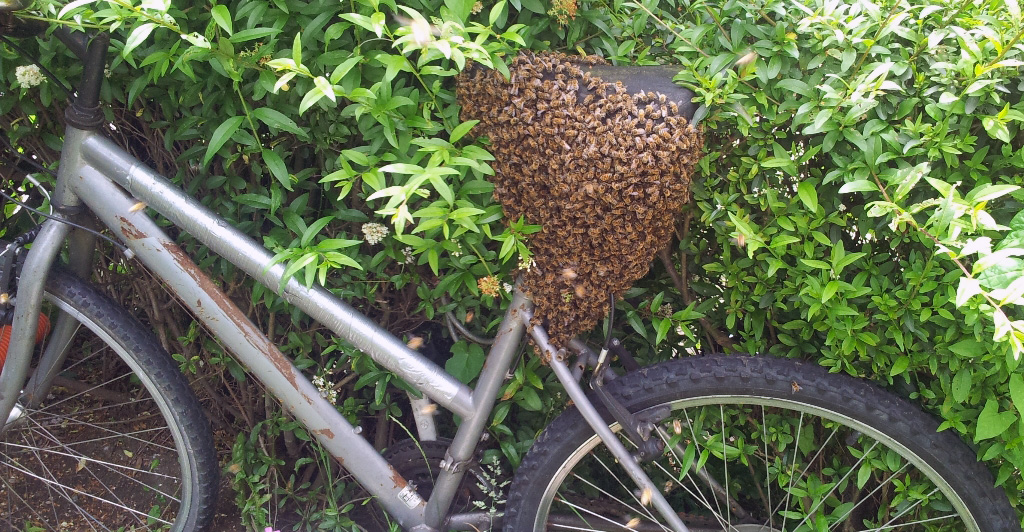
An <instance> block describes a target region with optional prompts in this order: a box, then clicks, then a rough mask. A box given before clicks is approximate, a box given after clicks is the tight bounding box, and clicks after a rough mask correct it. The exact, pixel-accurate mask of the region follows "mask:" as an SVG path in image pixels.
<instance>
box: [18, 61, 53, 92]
mask: <svg viewBox="0 0 1024 532" xmlns="http://www.w3.org/2000/svg"><path fill="white" fill-rule="evenodd" d="M14 77H15V78H17V79H18V83H19V84H20V85H21V86H23V87H25V88H28V87H35V86H36V85H39V84H40V83H42V82H44V81H46V78H45V77H44V76H43V72H42V71H41V70H39V65H23V66H19V67H18V68H15V69H14Z"/></svg>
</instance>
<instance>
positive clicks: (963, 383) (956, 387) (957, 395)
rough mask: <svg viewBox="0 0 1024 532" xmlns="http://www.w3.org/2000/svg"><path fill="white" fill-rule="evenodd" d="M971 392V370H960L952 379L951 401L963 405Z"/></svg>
mask: <svg viewBox="0 0 1024 532" xmlns="http://www.w3.org/2000/svg"><path fill="white" fill-rule="evenodd" d="M970 392H971V370H970V369H969V368H961V369H960V371H958V372H956V376H954V377H953V400H954V401H956V402H957V403H961V404H962V403H963V402H964V401H966V400H967V396H968V395H969V394H970Z"/></svg>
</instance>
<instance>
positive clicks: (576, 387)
mask: <svg viewBox="0 0 1024 532" xmlns="http://www.w3.org/2000/svg"><path fill="white" fill-rule="evenodd" d="M57 36H58V37H60V38H61V40H62V41H64V42H65V44H68V46H69V47H70V48H72V50H73V51H75V52H76V53H78V54H79V56H80V57H82V58H83V60H84V61H85V63H86V70H85V74H84V75H83V78H85V79H88V78H89V76H90V72H91V74H92V75H93V76H94V77H95V76H96V72H97V68H98V72H99V73H100V75H102V71H103V64H104V55H105V53H106V38H105V37H104V36H102V35H101V36H94V37H92V38H90V39H84V38H83V37H82V34H75V33H71V32H63V33H62V32H60V31H58V32H57ZM90 69H91V70H90ZM95 83H96V87H97V89H96V90H97V91H98V82H95ZM89 90H90V89H89V88H86V89H84V90H83V89H81V88H80V89H79V91H78V92H79V94H80V97H79V100H81V99H82V96H81V94H82V93H83V92H86V93H88V92H89ZM97 94H98V93H97ZM95 101H97V105H96V107H97V108H98V100H95ZM73 107H74V106H73ZM69 122H71V121H70V120H69ZM139 202H142V203H144V204H145V205H147V206H149V207H151V208H152V209H154V210H155V211H157V212H158V213H160V214H161V215H162V216H164V217H165V218H166V219H168V220H170V221H171V222H172V223H174V224H175V225H176V226H178V227H179V228H181V229H182V230H184V231H186V232H188V233H189V234H191V235H192V236H194V237H195V238H196V239H197V240H199V241H200V242H202V243H203V244H204V245H206V246H207V247H209V248H210V249H211V250H212V251H213V252H215V253H217V254H218V255H220V256H222V257H223V258H225V259H227V260H228V261H229V262H231V263H232V264H234V265H235V266H237V267H238V268H239V269H241V270H242V271H244V272H246V273H247V274H248V275H250V276H252V277H253V278H254V279H255V280H256V281H258V282H260V283H261V284H263V285H264V286H266V287H267V288H268V289H270V290H273V291H274V292H276V293H278V294H279V295H281V296H282V297H283V298H284V299H286V300H287V301H288V302H289V303H291V304H293V305H295V306H296V307H298V308H299V309H301V310H302V311H304V312H305V313H307V314H308V315H309V316H310V317H312V318H313V319H315V320H317V321H318V322H320V323H321V324H323V325H325V326H326V327H328V328H330V329H331V330H332V331H333V332H334V333H335V334H337V335H338V336H339V337H342V338H344V339H346V340H348V341H349V342H351V343H352V344H353V345H354V346H356V347H357V348H358V349H360V350H361V351H363V352H364V353H366V354H368V355H370V356H371V357H372V358H373V359H374V360H375V361H376V362H378V363H379V364H381V365H382V366H384V367H386V368H387V369H388V370H390V371H391V372H393V373H394V374H396V375H398V376H399V377H401V378H402V379H404V380H405V381H406V382H407V383H409V384H410V385H411V386H412V387H414V388H415V389H417V390H420V391H421V392H422V393H423V394H424V395H425V396H426V397H428V398H429V399H431V400H433V401H436V402H437V404H439V405H440V406H442V407H444V408H445V409H447V410H449V411H451V412H452V413H454V414H455V415H457V416H459V417H460V418H461V420H462V421H461V423H460V425H459V428H458V431H457V433H456V434H455V437H454V439H453V441H452V443H451V445H450V446H449V448H448V450H447V452H446V455H445V460H444V462H443V463H442V466H441V471H440V473H439V476H438V478H437V480H436V482H435V485H434V489H433V491H432V493H431V496H430V498H429V499H424V498H423V497H421V496H420V494H419V493H418V492H417V491H416V489H415V487H414V486H412V485H411V484H410V483H409V482H407V480H406V479H404V478H402V476H401V475H400V474H399V473H398V472H397V471H396V470H395V468H394V467H392V466H391V465H390V464H389V463H388V462H387V461H386V460H385V459H384V457H382V456H381V455H380V453H378V452H377V450H376V449H375V448H374V447H373V445H371V444H370V443H369V442H368V441H367V440H366V439H365V438H364V437H363V436H361V435H360V432H361V430H359V428H358V427H356V426H353V425H352V424H351V423H349V422H348V421H347V420H346V419H345V417H344V416H342V415H341V414H340V413H339V412H338V410H337V409H336V408H335V407H334V405H332V404H331V403H330V402H328V401H327V400H326V399H325V398H323V397H321V395H320V393H319V392H318V390H317V388H316V387H315V386H314V385H313V384H312V383H311V382H310V381H309V380H308V379H307V378H306V376H305V375H303V374H302V372H301V371H300V370H299V369H297V368H296V367H295V365H294V364H293V363H292V361H291V360H290V359H288V358H287V357H286V356H285V355H284V354H282V353H281V351H280V350H279V349H278V347H277V346H276V345H275V344H274V343H273V342H271V341H270V340H269V339H268V338H267V336H266V335H265V334H264V333H263V332H261V331H260V330H259V329H258V328H257V327H256V326H255V325H254V324H253V323H252V322H251V321H250V320H249V319H248V318H247V317H246V316H245V314H244V312H243V311H242V310H241V309H239V308H238V307H237V306H236V305H235V304H234V303H233V302H232V301H231V299H230V298H228V297H227V295H225V293H224V292H223V291H222V290H221V288H220V287H219V286H218V284H217V282H215V281H214V280H212V279H211V278H210V277H208V276H207V275H206V274H205V273H204V272H203V271H202V270H201V269H200V268H199V267H198V266H197V265H196V264H195V263H194V262H193V261H192V260H191V259H190V258H189V257H188V256H187V255H186V254H185V253H184V252H183V251H182V249H181V248H180V247H178V245H176V244H175V243H174V241H173V240H172V239H171V238H170V237H169V236H168V235H167V234H166V233H165V232H164V231H163V230H162V229H161V228H160V227H159V225H158V224H157V223H156V222H155V221H154V220H153V219H151V218H150V217H149V216H148V215H147V214H146V212H145V209H139V208H137V205H138V204H139ZM52 204H53V206H54V210H55V212H56V213H58V214H59V215H61V216H65V217H73V216H78V215H80V214H84V213H85V211H88V212H90V213H92V214H93V215H94V216H95V217H96V218H97V219H98V220H99V221H100V222H101V223H102V224H103V225H105V226H106V227H108V228H109V229H111V230H112V231H113V232H114V233H115V234H116V235H117V236H118V237H119V238H120V239H121V240H122V241H123V242H124V243H125V245H127V246H128V248H130V249H131V250H132V251H133V252H134V253H135V254H136V255H137V257H138V258H139V259H140V260H141V261H142V262H143V263H144V264H145V265H146V266H147V268H149V269H150V271H152V272H153V273H154V275H155V276H156V277H158V278H159V279H160V280H161V282H163V283H165V284H166V286H167V287H168V288H169V289H170V290H171V291H172V292H173V293H174V294H176V296H177V297H178V298H180V300H181V301H182V302H183V303H184V304H185V305H186V306H187V307H188V308H189V309H190V310H191V311H192V312H193V313H194V315H195V316H196V317H197V318H198V319H199V320H200V321H201V322H202V323H203V324H204V325H205V326H206V327H207V328H208V330H209V331H211V332H212V333H213V334H214V335H215V336H216V337H217V338H218V339H219V340H220V341H221V342H222V343H223V344H224V345H225V346H226V347H227V348H228V349H229V350H230V351H231V352H232V353H233V354H234V355H235V356H236V357H237V358H238V360H239V361H240V362H241V363H242V364H243V365H244V366H245V367H247V368H248V369H249V371H250V372H251V374H252V375H253V376H255V377H256V378H257V379H259V381H260V382H262V383H263V384H264V385H265V386H266V387H267V389H268V390H270V391H271V392H272V393H273V394H274V395H275V396H276V397H277V398H278V400H280V401H281V403H282V404H283V405H284V406H285V407H286V408H287V409H288V410H289V412H291V414H292V415H293V416H294V417H295V418H296V419H297V420H298V421H299V422H301V423H302V424H303V425H304V426H305V427H306V428H307V429H308V431H309V433H310V434H312V435H313V436H314V437H315V438H316V439H317V441H319V442H320V444H321V445H323V447H324V449H325V450H326V451H327V452H329V453H330V454H331V455H332V456H333V457H334V458H335V459H336V460H337V461H338V462H339V463H340V464H341V465H342V466H344V467H345V468H346V469H347V470H348V471H349V472H350V473H351V474H352V475H353V476H354V477H355V478H356V479H357V480H358V482H359V483H360V485H361V486H362V487H363V488H365V489H366V490H367V491H368V492H369V493H370V494H371V495H373V496H375V497H376V499H377V501H378V502H379V503H380V505H381V506H383V507H384V509H385V510H387V512H388V513H389V514H390V515H391V516H392V517H393V518H394V519H395V520H396V521H397V522H398V523H399V525H401V526H402V527H403V528H404V529H406V530H413V531H422V532H426V531H436V530H441V529H456V530H481V529H490V528H491V526H492V525H493V524H494V523H493V519H494V516H493V515H492V514H489V513H486V512H469V513H462V514H455V515H449V509H450V506H451V503H452V501H453V499H454V497H455V493H456V489H457V487H458V485H459V482H460V480H461V479H462V476H463V474H464V473H465V470H466V465H467V464H468V463H469V462H470V460H471V458H472V456H473V454H474V452H475V449H476V446H477V443H478V442H479V441H480V438H481V435H482V434H483V431H484V429H485V428H486V423H487V420H488V418H489V416H490V413H491V410H492V408H493V406H494V404H495V403H496V400H497V396H498V393H499V391H500V388H501V385H502V383H503V381H504V379H505V376H506V373H507V371H508V369H509V368H510V367H511V365H512V364H513V362H514V361H515V359H516V354H517V352H518V349H519V345H520V343H521V341H522V339H523V337H524V336H525V334H526V333H527V331H529V334H530V335H531V337H532V338H533V340H534V341H535V342H536V344H537V346H539V347H540V348H541V349H543V350H544V351H545V352H546V354H547V355H549V358H550V359H551V367H552V368H553V370H554V372H555V374H556V376H557V377H558V380H559V381H560V382H561V383H562V385H563V386H564V387H565V389H566V391H567V392H568V395H569V397H570V399H571V400H572V401H573V403H574V404H575V406H576V408H578V409H579V410H580V412H581V413H582V414H583V416H584V418H585V419H586V420H587V422H588V424H590V425H591V426H592V427H593V428H594V430H595V431H596V433H597V434H598V436H600V437H601V439H602V440H603V441H604V442H605V444H606V445H607V446H608V448H609V450H610V451H611V452H612V454H613V455H614V456H615V457H616V459H617V460H618V462H619V463H620V464H621V465H622V467H623V469H624V470H625V471H626V472H627V474H628V475H629V476H630V477H631V478H632V479H633V480H634V481H635V482H636V483H637V484H638V487H639V488H640V489H642V490H645V491H649V492H650V493H652V494H653V500H652V501H651V504H652V506H653V507H654V508H655V509H656V510H657V511H658V513H660V514H661V516H662V517H663V518H664V519H665V520H666V522H668V523H669V524H670V525H671V526H672V528H673V529H674V530H677V531H679V532H687V530H688V529H687V527H686V526H685V525H684V524H683V523H682V522H681V520H680V518H679V516H678V515H677V514H676V513H675V512H674V511H673V510H672V508H671V507H670V506H669V505H668V503H667V501H666V500H665V499H664V497H663V495H662V494H661V490H660V489H657V488H656V487H655V486H654V485H653V483H652V481H651V480H650V479H649V478H648V477H647V475H646V474H645V473H644V472H643V471H642V470H641V469H640V467H639V465H638V464H637V462H636V460H635V459H633V458H632V457H631V455H630V452H629V451H628V450H627V449H626V447H625V446H624V444H623V443H622V442H621V441H620V440H619V438H617V437H615V436H614V434H613V432H612V430H611V429H610V428H609V426H608V423H607V422H606V421H605V420H604V418H603V417H602V416H601V414H599V413H598V411H597V409H596V408H595V407H594V405H593V404H592V403H591V402H590V400H589V399H588V398H587V396H586V394H585V393H584V391H583V390H582V388H581V386H580V384H579V376H580V372H581V371H582V366H578V367H574V368H570V367H569V366H567V365H566V363H565V362H563V361H562V358H563V357H562V356H561V353H556V352H555V348H554V347H553V346H552V344H551V343H550V342H549V341H548V335H547V333H546V332H545V330H544V328H543V327H541V326H539V325H534V326H529V327H527V325H528V324H529V321H530V318H531V316H532V308H533V307H532V305H531V303H530V301H529V300H528V299H527V298H526V296H525V295H524V294H523V293H521V292H520V291H519V290H518V289H516V290H515V291H514V294H513V298H512V303H511V305H510V306H509V308H508V310H507V312H506V314H505V317H504V319H503V321H502V322H501V324H500V326H499V329H498V333H497V337H496V338H495V341H494V343H493V345H492V347H491V349H490V352H489V353H488V355H487V359H486V363H485V365H484V368H483V370H482V372H481V374H480V377H479V379H478V383H477V385H476V387H475V388H472V389H471V388H470V387H468V386H466V385H465V384H463V383H462V382H460V381H459V380H458V379H456V378H455V377H453V376H451V375H450V374H448V373H446V372H445V371H444V369H443V368H441V367H440V366H438V365H437V364H435V363H433V362H432V361H430V360H429V359H427V358H426V357H424V356H423V355H421V354H420V353H418V352H416V351H415V350H413V349H411V348H409V347H407V346H406V345H405V344H404V343H403V342H402V341H401V340H400V339H399V338H396V337H395V336H393V335H392V334H390V333H389V332H388V331H386V330H385V329H383V328H382V327H380V326H379V325H377V324H375V323H373V322H372V321H371V320H370V319H369V318H367V317H366V316H364V315H363V314H361V313H360V312H359V311H357V310H355V309H354V308H352V307H351V306H350V305H348V304H346V303H345V302H343V301H341V300H339V299H338V298H336V297H335V296H334V295H332V294H331V293H330V292H329V291H328V290H326V289H325V288H323V287H317V286H314V287H311V288H307V287H306V286H304V285H303V284H302V283H300V282H299V281H297V280H296V279H294V278H292V279H289V280H288V281H287V282H284V283H282V278H283V275H284V271H285V266H284V265H283V264H273V256H272V254H271V253H270V252H269V251H267V250H266V249H264V248H263V247H262V246H261V245H259V244H258V243H257V242H256V241H254V240H253V239H252V238H250V237H248V236H247V235H245V234H243V233H242V232H241V231H239V230H237V229H235V228H234V227H232V226H231V225H229V224H228V223H227V222H226V221H225V220H223V219H222V218H220V217H219V216H217V215H216V214H215V213H213V212H212V211H210V210H209V209H207V208H206V207H204V206H203V205H202V204H201V203H200V202H199V201H198V200H196V199H195V198H192V197H190V196H188V195H187V194H186V193H185V192H184V191H182V190H180V189H179V188H177V187H176V186H175V185H173V184H172V183H171V182H170V181H169V180H168V179H167V178H165V177H162V176H160V175H159V174H157V173H156V172H154V171H153V170H151V169H150V168H148V167H146V166H145V165H144V164H143V163H141V162H140V161H138V160H137V159H135V158H134V157H133V156H131V155H130V154H128V153H127V152H126V151H124V150H123V149H121V148H120V147H118V146H116V145H115V144H114V143H112V142H111V141H110V140H108V139H107V138H105V137H104V136H103V135H102V134H101V133H100V132H99V128H98V127H76V126H75V125H71V124H69V126H68V128H67V130H66V134H65V137H64V146H63V150H62V153H61V159H60V167H59V170H58V174H57V182H56V186H55V190H54V193H53V196H52ZM65 244H66V245H67V250H68V257H69V265H68V267H69V268H70V269H71V271H73V272H74V273H77V274H78V275H80V276H83V277H86V278H88V274H89V273H90V271H91V269H92V267H93V263H92V257H93V250H94V244H95V237H94V236H93V235H91V234H90V233H88V232H85V231H81V230H77V229H76V230H72V229H71V228H70V226H69V225H67V224H65V223H63V222H62V221H59V220H47V221H46V222H44V223H43V225H42V228H41V231H40V232H39V234H38V236H37V237H36V239H35V240H34V242H33V245H32V247H31V249H30V251H29V254H28V256H27V258H26V261H25V264H24V267H23V270H22V274H21V277H20V282H19V289H18V297H17V301H16V305H15V313H14V321H13V324H12V340H11V343H10V347H9V350H8V357H7V361H6V364H5V365H4V366H3V372H2V374H0V420H3V419H9V417H8V416H10V415H11V413H12V411H14V409H15V407H16V404H17V403H18V401H19V400H25V399H24V398H29V399H28V400H29V401H31V398H32V397H40V396H45V393H46V390H48V389H49V386H50V384H51V382H52V379H53V376H54V375H56V373H57V371H58V370H59V369H60V367H61V365H62V363H63V360H64V356H65V355H66V352H64V351H66V349H60V348H55V349H48V350H47V351H46V352H44V353H43V355H42V357H41V358H40V359H39V361H38V365H37V367H36V369H35V371H33V372H31V377H30V371H29V370H30V362H31V358H32V348H33V339H34V337H35V327H36V325H35V321H36V318H35V316H38V314H39V312H40V308H41V304H42V296H43V286H44V284H45V280H46V278H47V275H48V273H49V271H50V268H51V267H52V266H53V264H54V263H55V261H56V258H57V256H58V254H59V253H60V252H61V250H63V249H65ZM55 334H60V329H59V328H57V329H55ZM70 337H71V331H70V330H68V331H67V334H66V337H65V338H64V339H63V341H61V339H60V338H56V339H55V340H54V341H51V342H50V345H51V346H60V345H66V344H67V343H68V341H69V340H70ZM573 345H574V346H575V347H574V350H575V351H577V354H579V355H580V356H581V357H583V358H587V357H591V358H592V357H593V356H594V354H593V353H592V352H589V349H587V348H586V347H585V346H583V345H582V343H581V342H574V343H573Z"/></svg>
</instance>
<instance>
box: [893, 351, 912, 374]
mask: <svg viewBox="0 0 1024 532" xmlns="http://www.w3.org/2000/svg"><path fill="white" fill-rule="evenodd" d="M909 366H910V357H908V356H905V355H903V356H900V357H899V358H897V359H896V362H894V363H893V365H892V367H891V368H889V376H890V377H894V376H896V375H899V374H900V373H903V372H904V371H907V368H908V367H909Z"/></svg>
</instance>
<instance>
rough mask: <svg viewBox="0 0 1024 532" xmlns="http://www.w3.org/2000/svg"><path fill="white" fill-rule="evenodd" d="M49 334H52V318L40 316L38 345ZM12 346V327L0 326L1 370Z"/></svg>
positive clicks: (37, 333)
mask: <svg viewBox="0 0 1024 532" xmlns="http://www.w3.org/2000/svg"><path fill="white" fill-rule="evenodd" d="M48 332H50V318H48V317H46V314H40V315H39V325H38V326H37V327H36V343H37V344H38V343H39V342H42V341H43V338H46V333H48ZM10 344H11V326H10V325H0V368H3V367H4V362H5V361H6V360H7V347H8V346H9V345H10Z"/></svg>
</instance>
